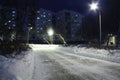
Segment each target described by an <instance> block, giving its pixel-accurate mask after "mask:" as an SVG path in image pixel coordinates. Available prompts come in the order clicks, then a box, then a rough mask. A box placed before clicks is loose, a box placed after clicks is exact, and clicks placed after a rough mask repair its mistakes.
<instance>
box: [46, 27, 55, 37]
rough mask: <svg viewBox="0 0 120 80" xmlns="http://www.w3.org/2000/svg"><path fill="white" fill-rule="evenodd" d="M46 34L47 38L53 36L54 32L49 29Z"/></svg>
mask: <svg viewBox="0 0 120 80" xmlns="http://www.w3.org/2000/svg"><path fill="white" fill-rule="evenodd" d="M47 33H48V35H49V36H52V35H53V34H54V31H53V29H51V28H50V29H49V30H48V31H47Z"/></svg>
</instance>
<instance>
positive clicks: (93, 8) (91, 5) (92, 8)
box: [90, 2, 98, 11]
mask: <svg viewBox="0 0 120 80" xmlns="http://www.w3.org/2000/svg"><path fill="white" fill-rule="evenodd" d="M90 9H91V10H93V11H96V10H97V9H98V2H93V3H92V4H90Z"/></svg>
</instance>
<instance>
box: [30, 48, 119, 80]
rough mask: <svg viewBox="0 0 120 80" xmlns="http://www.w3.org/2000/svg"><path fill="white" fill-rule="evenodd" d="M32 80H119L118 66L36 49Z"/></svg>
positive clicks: (58, 50)
mask: <svg viewBox="0 0 120 80" xmlns="http://www.w3.org/2000/svg"><path fill="white" fill-rule="evenodd" d="M36 48H37V49H36V50H34V53H35V54H36V55H35V56H34V59H35V60H34V64H35V66H34V73H33V77H32V78H33V80H120V64H117V63H113V62H108V61H103V60H99V59H94V58H89V57H84V56H80V55H79V56H78V55H76V54H74V53H72V52H70V51H69V52H68V51H67V50H66V51H65V50H62V49H59V48H55V47H54V48H49V47H46V46H45V47H40V48H39V47H36Z"/></svg>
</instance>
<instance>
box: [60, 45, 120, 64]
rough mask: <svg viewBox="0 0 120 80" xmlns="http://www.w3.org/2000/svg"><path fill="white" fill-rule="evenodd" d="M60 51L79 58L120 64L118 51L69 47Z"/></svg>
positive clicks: (119, 52) (119, 51)
mask: <svg viewBox="0 0 120 80" xmlns="http://www.w3.org/2000/svg"><path fill="white" fill-rule="evenodd" d="M79 46H80V45H79ZM60 49H62V50H64V51H67V52H69V53H72V54H77V55H80V56H85V57H91V58H96V59H101V60H107V61H111V62H116V63H120V50H105V49H97V48H92V47H87V46H86V47H85V46H84V47H83V46H82V47H78V46H70V47H61V48H60Z"/></svg>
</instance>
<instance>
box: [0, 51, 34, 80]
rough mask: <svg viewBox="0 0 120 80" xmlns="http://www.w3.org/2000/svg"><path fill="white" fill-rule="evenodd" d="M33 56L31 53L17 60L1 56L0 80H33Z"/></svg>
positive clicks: (26, 53) (16, 58) (24, 54)
mask: <svg viewBox="0 0 120 80" xmlns="http://www.w3.org/2000/svg"><path fill="white" fill-rule="evenodd" d="M28 53H30V54H28ZM33 56H34V55H33V53H31V52H29V51H28V52H25V53H24V52H23V53H22V54H21V55H18V56H16V57H15V58H6V57H3V56H0V80H31V78H32V74H33V69H34V57H33Z"/></svg>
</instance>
